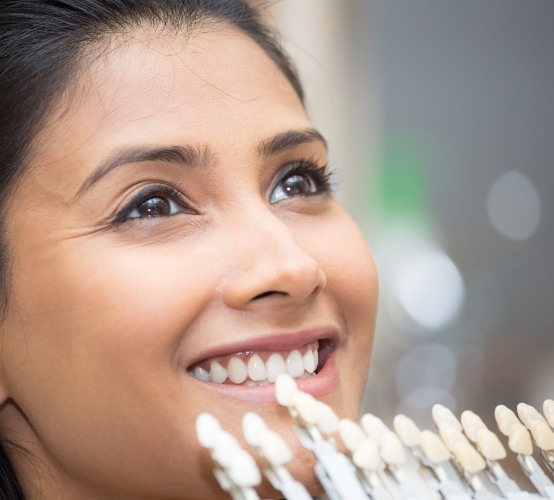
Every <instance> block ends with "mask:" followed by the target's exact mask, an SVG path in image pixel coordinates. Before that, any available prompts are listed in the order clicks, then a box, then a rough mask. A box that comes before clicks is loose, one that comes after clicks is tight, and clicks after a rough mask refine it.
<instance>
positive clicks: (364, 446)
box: [352, 436, 381, 472]
mask: <svg viewBox="0 0 554 500" xmlns="http://www.w3.org/2000/svg"><path fill="white" fill-rule="evenodd" d="M352 462H354V465H355V466H356V467H359V468H360V469H363V470H366V471H368V472H377V471H378V470H379V466H380V464H381V457H380V456H379V448H378V447H377V444H376V443H375V441H373V440H372V439H370V438H368V437H367V436H366V437H364V439H363V440H362V441H361V443H360V445H359V446H358V447H357V448H356V450H355V451H354V453H353V454H352Z"/></svg>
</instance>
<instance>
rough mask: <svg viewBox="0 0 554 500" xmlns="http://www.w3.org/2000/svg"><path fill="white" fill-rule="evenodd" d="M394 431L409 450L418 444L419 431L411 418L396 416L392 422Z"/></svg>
mask: <svg viewBox="0 0 554 500" xmlns="http://www.w3.org/2000/svg"><path fill="white" fill-rule="evenodd" d="M392 424H393V427H394V430H395V431H396V433H397V434H398V436H399V437H400V439H401V440H402V442H403V443H404V444H405V445H406V446H408V447H409V448H411V447H413V446H417V445H418V444H419V442H420V434H421V431H420V430H419V427H418V426H417V425H416V424H415V423H414V421H413V420H412V419H411V418H408V417H407V416H406V415H396V417H394V420H393V422H392Z"/></svg>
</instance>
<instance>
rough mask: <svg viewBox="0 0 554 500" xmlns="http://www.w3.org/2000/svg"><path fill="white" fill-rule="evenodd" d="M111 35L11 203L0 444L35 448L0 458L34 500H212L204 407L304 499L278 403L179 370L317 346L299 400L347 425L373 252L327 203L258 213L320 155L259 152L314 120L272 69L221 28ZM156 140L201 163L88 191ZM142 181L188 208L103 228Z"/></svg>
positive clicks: (137, 174) (357, 388)
mask: <svg viewBox="0 0 554 500" xmlns="http://www.w3.org/2000/svg"><path fill="white" fill-rule="evenodd" d="M113 42H114V43H113V45H112V46H111V50H108V51H106V52H105V53H104V54H103V55H102V56H101V57H99V58H97V59H96V60H94V62H93V63H92V64H90V65H88V66H87V67H85V68H84V69H83V70H82V71H81V73H80V74H79V76H78V77H77V79H76V81H75V82H74V85H73V86H72V87H71V89H70V90H71V91H68V92H67V94H66V95H65V96H64V97H63V98H62V100H61V102H60V103H58V105H57V106H56V108H55V109H54V110H53V112H52V113H51V115H50V117H49V119H48V120H47V122H46V123H47V124H46V126H45V127H44V128H43V129H42V131H41V132H40V134H39V136H38V137H37V139H36V141H35V143H34V145H33V150H32V153H33V154H32V156H31V160H30V162H29V164H28V166H27V167H26V172H25V175H24V177H23V179H22V180H21V182H20V183H19V184H18V185H17V187H16V190H15V192H14V195H13V197H12V201H11V204H10V206H9V209H8V215H7V222H6V230H7V241H8V244H9V248H10V252H11V257H12V259H13V269H12V275H11V285H10V296H9V308H8V311H7V314H6V316H5V317H4V318H3V320H2V343H1V348H2V353H1V354H2V360H3V364H2V372H1V378H0V397H1V399H0V403H3V404H2V406H0V432H2V433H3V434H4V435H7V436H8V437H11V438H13V439H16V440H18V441H19V442H20V443H21V444H23V445H24V446H26V447H27V448H29V449H30V450H31V451H32V452H33V453H34V454H35V459H34V461H33V462H32V463H31V462H29V460H28V458H27V457H24V456H21V455H19V454H15V453H14V454H13V455H12V457H11V458H12V460H13V461H14V463H15V466H16V468H17V470H18V475H19V476H20V478H21V481H22V483H23V486H24V489H25V492H26V495H27V496H28V498H30V499H33V498H80V499H99V498H102V499H107V498H110V499H112V498H113V499H130V498H156V499H162V498H218V497H219V496H220V495H221V493H220V492H219V489H218V487H217V485H216V483H215V481H214V480H213V477H212V474H211V461H210V459H209V456H208V454H207V453H206V452H205V451H204V450H201V449H200V447H199V445H198V442H197V438H196V435H195V430H194V424H193V423H194V420H195V418H196V416H197V415H198V414H199V413H201V412H203V411H209V412H211V413H213V414H214V415H215V416H216V417H218V418H219V420H220V421H221V422H222V425H223V426H224V428H226V429H228V430H230V431H232V432H233V433H234V434H235V435H237V436H238V435H239V434H240V420H241V417H242V415H243V414H244V413H245V412H246V411H249V410H255V411H257V412H258V413H259V414H260V415H261V416H262V417H263V418H264V419H265V420H266V422H268V425H269V426H270V427H271V428H273V429H274V430H277V431H278V432H280V433H281V434H282V435H284V436H285V437H286V439H287V440H288V442H289V444H290V445H291V446H292V447H293V448H294V450H295V459H294V462H293V463H292V464H291V465H290V470H291V471H292V472H293V474H294V475H295V476H296V477H298V478H300V479H301V480H302V481H303V482H305V484H307V485H309V486H310V487H312V488H314V489H316V488H317V483H316V481H315V479H314V478H313V472H312V468H311V467H309V466H308V465H307V464H308V462H307V456H306V454H304V453H303V451H302V450H300V448H301V447H300V446H299V444H298V443H297V440H296V439H295V437H294V435H293V434H292V432H291V422H290V418H289V417H288V415H286V412H285V411H284V410H283V409H282V408H279V407H277V405H276V404H275V403H272V402H260V401H259V399H260V398H258V400H256V398H255V397H252V398H250V396H249V395H248V394H247V393H245V392H244V391H243V392H241V393H240V394H239V395H238V396H237V394H233V393H231V392H230V393H229V394H227V393H225V391H226V387H223V388H221V387H219V388H218V390H213V387H210V386H211V385H212V384H206V383H202V382H199V381H197V380H195V379H193V378H192V377H191V376H189V375H188V374H187V368H188V367H190V365H191V364H193V363H195V362H198V361H199V360H202V359H205V358H206V357H209V356H210V355H211V354H213V353H215V352H222V351H223V352H225V353H229V354H232V353H233V352H235V351H233V349H234V348H235V347H234V346H239V345H240V346H241V349H242V347H244V346H245V345H248V344H249V343H252V344H253V345H256V346H258V349H261V350H263V349H262V348H265V347H270V348H271V349H276V348H278V347H279V346H280V343H281V342H285V343H287V345H298V346H299V347H300V346H301V345H303V344H304V343H305V342H306V338H308V337H310V338H311V336H314V335H316V333H317V334H318V335H322V336H328V335H330V336H332V337H333V339H334V343H335V350H334V353H333V356H332V359H333V361H332V363H331V362H330V363H329V368H328V371H329V372H330V373H331V375H330V376H329V377H328V380H327V379H326V380H327V381H326V382H325V383H323V382H322V383H320V384H319V386H317V384H315V385H314V386H313V388H312V389H309V390H311V391H312V392H313V393H314V394H315V395H316V396H318V397H319V398H320V399H321V400H323V401H325V402H327V403H329V404H331V405H332V406H333V408H334V409H335V411H336V412H337V413H338V414H339V416H349V417H352V418H355V417H356V416H357V413H358V411H359V405H360V399H361V396H362V393H363V387H364V384H365V377H366V372H367V367H368V362H369V356H370V350H371V343H372V336H373V327H374V320H375V308H376V297H377V279H376V273H375V269H374V266H373V262H372V259H371V254H370V252H369V250H368V249H367V247H366V244H365V242H364V239H363V237H362V235H361V234H360V232H359V231H358V229H357V227H356V226H355V224H354V223H353V222H352V220H351V219H350V217H349V216H348V215H347V214H346V212H345V211H344V210H343V209H342V208H341V206H340V205H339V203H338V202H337V201H336V199H335V197H334V196H333V195H332V194H330V193H323V192H322V193H319V192H315V193H311V194H310V195H307V194H305V193H304V192H301V194H299V195H296V196H290V197H286V196H285V197H284V199H281V200H280V201H277V202H272V201H271V196H272V194H273V195H274V194H275V193H276V192H277V191H278V190H279V189H280V188H279V186H280V184H279V181H280V179H281V178H282V176H283V172H284V170H283V168H284V167H286V166H287V165H290V164H291V162H295V161H299V160H303V159H305V158H308V159H309V160H310V161H313V162H315V163H316V165H317V166H324V165H325V164H326V162H327V153H326V148H325V145H324V144H323V143H322V142H321V141H320V140H317V139H314V138H311V139H310V140H307V139H306V140H303V141H302V143H300V144H295V145H292V146H291V147H287V148H285V149H283V150H282V151H280V152H278V153H277V154H271V155H262V154H260V151H259V150H260V145H261V144H263V142H264V141H266V142H267V140H268V138H270V137H272V136H274V135H275V134H279V133H283V132H287V131H290V130H295V131H305V130H306V129H309V128H311V124H310V121H309V119H308V118H307V116H306V113H305V110H304V109H303V106H302V104H301V102H300V101H299V99H298V97H297V96H296V94H295V92H294V91H293V89H292V87H291V85H290V84H289V82H288V81H287V80H286V78H285V77H284V76H283V75H282V74H281V73H280V71H279V70H278V69H277V67H276V66H275V64H274V63H273V62H272V61H271V60H270V59H269V58H268V57H267V56H266V54H265V53H264V52H263V51H262V50H261V49H260V48H259V47H258V46H257V45H256V44H255V43H254V42H253V41H252V40H250V39H249V38H248V37H246V36H244V35H243V34H240V33H239V32H237V31H235V30H234V29H232V28H228V27H225V26H219V27H218V28H217V29H212V30H210V31H208V32H203V33H198V34H196V35H194V36H192V37H189V38H188V39H187V40H185V39H184V37H181V36H179V35H167V33H166V34H161V33H156V32H154V31H147V30H137V31H136V32H135V33H133V36H132V37H128V38H126V39H125V38H121V37H120V38H117V39H116V38H114V40H113ZM168 145H171V146H190V147H192V149H195V150H198V151H200V152H201V153H202V154H201V155H200V158H197V160H200V161H196V162H195V164H194V165H182V164H179V163H178V162H175V161H162V160H159V159H158V160H153V161H140V162H139V161H135V162H130V163H126V164H124V165H120V166H118V167H117V168H114V169H112V170H111V171H110V172H109V173H105V175H103V176H102V177H100V178H98V179H96V180H95V182H93V183H92V184H90V183H89V184H90V185H88V187H86V188H82V186H83V183H86V180H87V179H90V176H91V174H93V172H95V171H96V170H97V168H98V166H99V165H101V164H103V163H104V162H106V161H107V159H108V158H112V157H113V155H114V154H115V153H116V152H119V151H121V150H122V148H127V147H130V146H132V147H141V148H145V147H151V146H156V147H158V146H164V147H165V146H168ZM207 148H209V151H208V150H207ZM302 175H303V176H304V178H305V177H308V178H311V177H310V176H311V175H312V174H311V173H308V174H302ZM152 184H156V185H160V184H161V185H170V186H172V187H174V188H175V189H176V190H177V191H178V192H179V193H181V195H182V196H184V197H185V200H186V203H187V204H188V206H184V207H183V206H181V205H179V204H180V201H179V200H177V201H176V205H174V207H177V209H176V211H177V213H176V214H173V215H170V216H160V217H151V218H147V219H132V220H129V219H127V220H124V221H121V220H119V221H118V223H115V222H114V219H116V218H117V217H118V216H117V214H118V213H119V214H121V211H122V209H123V208H124V207H125V206H126V204H127V203H128V202H129V201H130V200H131V199H132V198H133V196H135V195H136V193H137V192H138V191H140V190H141V189H143V188H144V187H146V186H149V185H152ZM129 213H131V212H129V211H127V215H129ZM132 213H135V214H136V212H132ZM120 218H121V216H120ZM318 332H319V333H318ZM269 350H270V349H269ZM318 377H319V375H318ZM315 378H316V379H317V377H315ZM329 380H330V382H329ZM239 392H240V391H239ZM245 394H246V395H245ZM252 394H254V392H253V393H252ZM264 397H265V396H264ZM264 397H262V398H261V399H262V400H264ZM265 399H267V397H265ZM264 488H265V490H264V491H262V494H264V495H275V494H276V493H275V492H272V491H271V490H270V489H269V488H268V487H267V485H266V486H264Z"/></svg>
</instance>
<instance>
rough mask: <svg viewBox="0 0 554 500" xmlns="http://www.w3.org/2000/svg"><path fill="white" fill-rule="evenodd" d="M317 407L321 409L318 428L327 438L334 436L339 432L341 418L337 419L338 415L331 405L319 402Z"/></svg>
mask: <svg viewBox="0 0 554 500" xmlns="http://www.w3.org/2000/svg"><path fill="white" fill-rule="evenodd" d="M317 406H318V408H319V419H318V421H317V428H318V429H319V430H320V431H321V432H322V433H323V434H325V435H327V436H331V435H333V434H334V433H335V432H337V431H338V428H339V417H337V414H336V413H335V412H334V411H333V409H332V408H331V407H330V406H329V405H327V404H325V403H323V402H322V401H318V402H317Z"/></svg>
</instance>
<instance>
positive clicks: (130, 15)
mask: <svg viewBox="0 0 554 500" xmlns="http://www.w3.org/2000/svg"><path fill="white" fill-rule="evenodd" d="M207 21H215V22H221V21H223V22H227V23H229V24H230V25H232V26H234V27H235V28H238V29H239V30H241V31H242V32H244V33H245V34H246V35H248V36H249V37H251V38H252V39H253V40H254V41H255V42H256V43H257V44H258V45H259V46H260V47H261V48H262V49H263V50H264V51H265V52H266V53H267V55H268V56H269V57H270V58H271V59H272V60H273V61H274V62H275V63H276V64H277V66H278V67H279V68H280V70H281V71H282V72H283V74H284V75H285V76H286V77H287V79H288V80H289V82H290V83H291V85H292V87H293V88H294V90H295V91H296V93H297V94H298V96H299V98H300V99H301V100H303V91H302V87H301V84H300V82H299V79H298V77H297V75H296V73H295V71H294V69H293V67H292V66H291V64H290V62H289V60H288V58H287V57H286V56H285V55H284V53H283V52H282V51H281V49H280V47H279V44H278V43H277V42H276V40H275V38H274V37H273V35H272V33H271V32H270V31H269V30H268V28H267V27H266V26H265V25H264V24H263V23H262V22H261V20H260V16H259V13H258V11H257V10H256V9H254V8H253V7H252V6H251V5H249V3H248V1H247V0H0V294H1V296H0V313H3V312H4V313H5V309H6V307H7V301H8V289H9V281H10V276H9V275H10V272H9V270H10V265H9V262H10V259H9V248H8V247H7V243H6V240H5V237H4V236H3V235H4V231H3V230H2V229H3V221H4V219H5V212H6V209H7V206H8V204H9V197H10V194H11V193H12V192H13V188H14V186H15V184H16V183H17V181H18V179H19V178H20V176H21V173H22V172H23V170H24V167H25V164H26V162H27V161H28V160H29V155H30V152H31V148H32V143H33V138H34V137H35V136H36V135H37V133H38V131H39V130H40V127H41V125H42V124H43V122H44V120H45V117H46V115H47V114H48V112H49V111H50V110H51V109H52V106H53V105H54V103H55V102H56V99H57V98H58V97H59V96H60V94H61V93H62V92H63V91H64V90H65V89H67V87H68V84H69V83H70V82H71V80H72V78H73V77H74V76H75V74H76V72H77V71H78V70H79V69H80V66H81V65H83V64H84V63H85V62H86V57H87V49H88V51H89V52H90V48H91V47H93V46H96V47H101V46H102V42H103V41H107V39H109V38H110V36H113V35H116V34H123V33H126V32H129V31H130V30H131V29H132V28H135V27H137V26H139V25H146V26H161V27H164V28H169V29H172V30H173V31H175V32H183V33H185V34H187V33H190V32H191V30H193V29H194V28H196V27H198V26H200V25H202V23H205V22H207ZM4 443H7V441H6V440H4ZM18 498H22V495H21V491H20V489H19V485H18V483H17V480H16V478H15V474H14V472H13V469H12V467H11V465H10V463H9V460H8V457H7V454H6V451H5V449H3V448H2V442H1V440H0V500H2V499H5V500H8V499H10V500H13V499H18Z"/></svg>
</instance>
